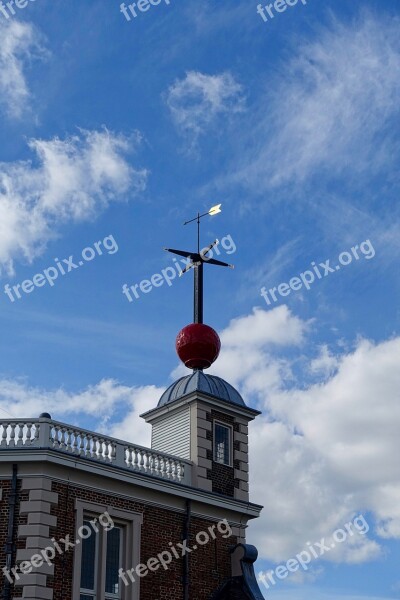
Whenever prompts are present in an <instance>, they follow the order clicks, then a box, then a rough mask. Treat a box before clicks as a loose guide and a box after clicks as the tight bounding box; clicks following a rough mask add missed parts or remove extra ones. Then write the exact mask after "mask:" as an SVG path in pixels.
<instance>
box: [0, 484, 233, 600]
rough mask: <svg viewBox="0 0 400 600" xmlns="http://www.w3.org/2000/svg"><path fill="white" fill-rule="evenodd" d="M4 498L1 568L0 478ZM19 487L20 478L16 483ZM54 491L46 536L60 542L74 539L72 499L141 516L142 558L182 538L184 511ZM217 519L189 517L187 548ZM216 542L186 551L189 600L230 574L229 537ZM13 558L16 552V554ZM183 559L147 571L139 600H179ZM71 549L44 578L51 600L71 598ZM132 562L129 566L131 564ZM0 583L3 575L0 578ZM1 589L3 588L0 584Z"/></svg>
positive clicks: (74, 490) (205, 595)
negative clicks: (53, 524)
mask: <svg viewBox="0 0 400 600" xmlns="http://www.w3.org/2000/svg"><path fill="white" fill-rule="evenodd" d="M1 485H2V488H3V499H2V501H1V502H0V569H2V568H3V566H4V565H5V553H4V545H5V542H6V539H7V526H8V495H9V491H10V489H11V482H8V481H6V482H5V481H2V484H1ZM18 487H19V488H20V481H19V482H18ZM52 491H53V492H56V493H57V494H58V505H57V506H53V507H52V509H51V514H53V515H54V516H56V517H57V527H56V528H50V538H55V539H56V540H60V539H61V538H65V536H66V535H69V536H70V539H71V540H72V541H74V540H75V538H76V526H75V501H76V499H79V500H82V501H84V502H91V503H95V504H99V505H107V506H112V507H113V508H115V509H117V510H124V511H132V512H135V513H140V514H142V515H143V525H142V535H141V547H140V562H141V563H146V562H147V561H148V559H150V558H152V557H157V554H159V553H160V552H162V551H164V550H169V549H170V547H169V543H170V542H172V543H173V545H174V546H176V544H177V543H180V542H182V535H183V531H184V523H185V518H186V515H185V514H183V513H178V512H175V511H171V510H168V509H163V508H159V507H157V506H152V505H148V504H144V503H141V502H136V501H133V500H130V499H127V498H122V497H118V496H116V495H112V494H104V493H99V492H97V491H96V492H94V491H91V490H90V489H83V488H79V487H74V486H68V485H67V484H63V483H59V482H53V484H52ZM27 499H28V494H27V493H26V492H22V493H21V492H20V491H19V493H18V504H17V509H16V521H15V529H14V531H15V538H14V539H15V542H16V543H17V544H18V545H17V547H18V548H25V540H23V539H21V540H19V541H18V540H17V538H16V535H17V531H18V525H20V524H25V523H26V519H27V518H26V516H23V517H22V518H21V517H20V516H19V506H20V502H21V500H27ZM213 524H215V521H208V520H206V519H199V518H195V517H192V518H191V523H190V542H189V543H188V546H189V547H193V546H194V545H195V544H196V542H195V536H196V534H197V533H199V532H202V531H207V529H208V527H210V526H211V525H213ZM215 535H216V536H217V537H216V539H215V540H213V539H210V541H209V542H208V543H207V544H205V545H203V546H199V547H198V548H197V549H196V550H194V551H193V552H191V553H190V554H189V565H190V566H189V569H190V570H189V578H190V588H189V589H190V598H192V599H195V600H210V598H211V597H212V595H213V593H214V592H215V591H216V590H217V589H218V587H219V586H220V584H221V583H222V582H223V581H224V580H226V579H227V578H229V577H230V575H231V559H230V552H229V551H230V549H231V548H232V547H233V546H235V545H236V543H237V539H236V538H235V537H233V536H231V537H228V538H223V537H222V535H221V533H219V531H218V530H217V529H215ZM14 559H15V556H14ZM183 560H184V559H183V558H179V559H174V560H173V561H172V562H171V564H170V565H169V568H168V570H164V569H162V568H160V569H159V570H157V571H155V572H150V573H149V574H148V575H146V576H145V577H143V578H142V579H141V581H140V599H141V600H183V598H184V595H183ZM73 565H74V553H73V550H71V551H69V552H66V553H65V554H63V555H57V556H56V559H55V561H54V566H55V570H54V577H48V578H47V587H49V588H53V590H54V595H53V599H54V600H77V599H75V598H74V599H72V585H73V582H72V578H73ZM135 566H136V565H132V567H135ZM0 581H2V579H0ZM2 587H3V586H2ZM21 595H22V589H21V588H18V587H16V588H15V590H14V589H13V590H12V593H11V598H16V597H21Z"/></svg>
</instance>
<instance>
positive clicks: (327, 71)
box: [0, 0, 400, 600]
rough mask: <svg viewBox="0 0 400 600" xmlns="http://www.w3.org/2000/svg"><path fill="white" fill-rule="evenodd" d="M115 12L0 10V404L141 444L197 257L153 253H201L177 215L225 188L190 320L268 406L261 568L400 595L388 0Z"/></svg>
mask: <svg viewBox="0 0 400 600" xmlns="http://www.w3.org/2000/svg"><path fill="white" fill-rule="evenodd" d="M22 4H23V3H21V5H22ZM132 10H133V12H132V11H129V9H128V8H127V5H125V7H122V9H121V8H120V2H119V0H107V1H105V0H96V1H95V0H85V2H81V1H79V0H69V2H65V1H64V2H60V1H59V2H51V1H50V0H35V1H32V0H27V3H26V6H24V7H23V8H17V7H15V9H14V12H15V14H11V11H10V9H9V8H7V7H5V8H4V11H3V12H0V34H1V44H0V276H1V282H0V318H1V329H2V332H3V334H2V336H1V340H0V360H1V369H0V418H10V417H11V416H12V417H36V416H38V415H39V414H40V413H41V412H43V411H47V412H49V413H51V415H52V417H53V418H54V419H56V420H58V421H62V422H66V423H73V424H76V425H78V426H81V427H86V428H88V429H91V430H95V431H101V432H104V433H107V434H108V435H112V436H116V437H119V438H122V439H126V440H129V441H132V442H136V443H139V444H143V445H147V446H149V445H150V428H149V426H147V425H146V426H144V424H143V421H142V419H140V417H139V415H140V414H141V413H142V412H144V411H145V410H149V409H150V408H152V407H154V406H155V405H156V403H157V401H158V399H159V397H160V395H161V393H162V392H163V390H164V389H165V388H166V386H168V385H170V384H171V383H172V382H173V381H174V379H176V378H177V377H178V376H180V375H182V374H184V373H185V372H186V371H185V369H184V367H183V366H180V365H179V360H178V358H177V356H176V354H175V350H174V343H175V337H176V334H177V333H178V331H179V330H180V329H181V328H182V327H183V326H185V325H187V324H188V323H190V322H191V320H192V273H188V274H186V275H185V276H184V277H181V278H178V277H177V272H178V264H179V261H178V262H176V261H175V262H174V261H173V257H172V255H170V254H167V253H166V252H164V251H163V248H164V247H173V248H184V249H188V250H190V249H193V250H194V249H195V246H196V230H195V226H194V225H187V226H185V227H184V226H183V222H184V221H185V220H187V219H190V218H192V217H194V216H195V215H196V213H197V211H201V212H206V211H208V209H209V208H210V207H211V206H213V205H215V204H217V203H222V212H221V213H220V214H218V215H216V216H214V217H206V218H204V219H203V221H202V230H201V242H202V245H204V246H205V245H208V244H209V243H211V242H212V241H214V240H215V239H217V238H218V239H219V240H220V242H221V243H220V245H219V246H218V252H219V256H216V258H220V260H225V261H226V262H229V263H233V264H234V266H235V269H234V270H230V269H220V268H218V267H214V266H208V267H206V268H205V269H206V273H205V322H206V323H207V324H209V325H211V326H212V327H214V328H215V329H216V330H217V331H218V332H219V334H220V337H221V340H222V351H221V355H220V358H219V359H218V361H217V362H216V363H215V365H213V367H212V368H211V370H210V372H212V373H214V374H217V375H219V376H221V377H223V378H225V379H226V380H228V381H229V382H230V383H231V384H232V385H234V386H235V387H237V389H238V390H239V391H240V392H241V393H242V395H243V397H244V398H245V401H246V403H247V404H248V405H250V406H252V407H254V408H257V409H259V410H261V411H262V415H261V416H260V417H258V418H257V419H256V420H255V421H254V423H253V424H252V426H251V428H250V495H251V500H252V501H254V502H257V503H260V504H262V505H263V506H264V510H263V512H262V516H261V518H260V519H259V520H258V521H257V523H254V524H252V525H251V526H250V527H249V530H248V542H249V543H253V544H255V545H256V546H257V547H258V550H259V560H258V562H257V564H256V571H257V573H258V576H259V578H260V587H261V589H262V591H263V593H264V594H265V595H266V596H268V597H270V598H272V599H274V598H276V599H277V600H289V599H290V600H303V599H305V598H307V600H313V599H314V598H318V599H323V600H333V599H334V600H383V599H391V600H394V599H396V598H400V575H399V564H400V547H399V538H400V508H399V507H400V466H399V465H400V462H399V455H400V453H399V450H400V444H399V424H400V402H399V400H400V398H399V389H400V334H399V308H398V306H399V302H398V300H399V255H400V244H399V239H400V238H399V216H400V215H399V204H398V197H399V175H398V164H399V158H400V148H399V97H400V94H399V92H400V35H399V23H400V21H399V5H398V1H397V0H386V2H382V0H379V1H378V0H364V1H363V2H362V3H361V2H349V1H348V0H318V1H317V0H307V1H306V0H299V1H298V2H297V3H296V2H294V1H293V0H291V2H288V4H285V3H284V2H281V1H279V0H278V2H276V3H275V5H274V4H263V3H261V4H260V5H259V8H258V9H257V0H255V1H254V2H252V1H250V0H235V2H232V1H230V2H228V0H218V2H216V0H202V1H201V2H199V1H197V0H185V1H184V2H183V1H182V0H170V2H167V1H166V0H161V2H160V3H159V4H158V5H148V10H146V11H145V12H140V11H139V10H138V9H137V8H136V9H135V7H133V9H132ZM0 11H1V9H0ZM257 11H258V12H257ZM134 13H135V14H136V16H134ZM128 19H129V20H128ZM181 266H182V264H181ZM156 274H160V277H158V278H157V277H156V278H155V279H154V281H155V284H154V285H152V284H151V281H150V280H151V278H152V277H153V276H154V275H156ZM149 281H150V283H148V282H149ZM146 282H147V283H146ZM125 284H126V287H125V288H124V287H123V286H124V285H125ZM124 289H125V293H124ZM127 290H128V291H127ZM356 519H358V521H356ZM364 522H365V524H366V526H364V527H363V528H360V527H359V528H358V529H357V528H355V526H354V523H358V524H360V523H364ZM349 523H353V529H352V535H350V533H349V532H347V536H346V539H345V540H343V542H341V543H336V546H335V549H332V548H330V550H329V552H325V553H324V554H323V556H322V555H321V556H319V557H318V558H315V559H314V558H313V560H312V561H311V562H310V564H307V565H306V569H301V570H298V571H296V572H293V573H291V574H290V576H288V577H285V578H283V579H279V577H276V575H275V584H271V585H270V587H269V589H267V587H266V585H265V583H263V582H262V578H263V577H264V580H265V581H267V583H268V580H267V579H266V575H267V574H268V573H271V572H272V573H275V570H276V569H277V567H279V565H285V564H287V561H288V560H290V559H291V558H293V557H295V556H296V555H298V554H299V553H301V552H303V551H304V550H305V549H306V550H307V548H310V544H311V545H313V544H316V543H320V540H321V539H322V538H324V539H325V540H332V539H335V536H336V538H338V537H340V534H338V533H337V532H338V531H339V530H342V531H346V530H345V529H344V528H345V525H346V524H349ZM361 529H362V531H361ZM329 544H330V542H329ZM313 547H315V548H316V546H313ZM269 581H270V580H269Z"/></svg>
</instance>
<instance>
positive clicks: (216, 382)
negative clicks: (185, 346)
mask: <svg viewBox="0 0 400 600" xmlns="http://www.w3.org/2000/svg"><path fill="white" fill-rule="evenodd" d="M193 392H201V393H202V394H206V395H207V396H212V397H213V398H218V399H219V400H225V401H226V402H231V403H232V404H236V405H239V406H246V404H245V402H244V400H243V398H242V396H241V395H240V394H239V392H238V391H237V390H235V388H234V387H233V386H232V385H231V384H230V383H228V382H227V381H224V380H223V379H221V377H217V376H216V375H205V374H204V373H203V371H194V373H192V374H191V375H186V376H185V377H181V378H180V379H178V381H175V383H173V384H172V385H170V386H169V388H168V389H167V390H165V392H164V393H163V395H162V396H161V398H160V400H159V402H158V405H157V406H158V407H160V406H165V405H166V404H170V403H171V402H174V401H175V400H178V399H179V398H183V397H184V396H187V395H188V394H191V393H193Z"/></svg>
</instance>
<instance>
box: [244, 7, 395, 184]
mask: <svg viewBox="0 0 400 600" xmlns="http://www.w3.org/2000/svg"><path fill="white" fill-rule="evenodd" d="M398 26H399V21H398V19H397V18H394V17H387V16H380V15H374V16H370V15H368V14H364V15H363V17H360V18H359V19H358V20H357V21H355V22H350V23H346V24H341V23H340V22H338V21H336V20H334V19H332V22H331V25H330V27H326V28H322V27H321V28H320V30H319V31H318V32H317V33H318V36H317V38H316V40H315V41H312V42H309V41H304V42H302V43H297V45H296V48H295V52H294V53H293V54H294V57H293V58H291V59H290V60H289V62H288V63H287V64H285V65H284V68H282V69H281V70H280V72H281V73H282V74H281V75H279V76H278V77H277V79H276V81H270V82H269V84H268V85H269V88H270V89H272V91H271V92H266V93H265V97H264V100H263V101H262V104H260V107H259V110H258V112H257V114H256V118H257V127H251V135H252V138H251V143H250V144H249V147H250V148H251V150H250V151H249V153H248V160H246V161H245V166H244V167H243V154H242V153H241V154H240V157H239V161H240V173H239V176H238V177H239V178H240V179H241V180H242V181H243V182H244V183H245V184H248V183H249V182H250V183H251V185H254V186H255V187H256V188H257V189H258V190H260V186H262V187H266V188H270V187H275V186H279V185H283V184H286V183H293V182H301V181H304V180H305V179H308V178H309V177H311V176H313V175H315V174H316V173H319V175H321V174H322V171H323V170H324V169H325V170H326V172H327V173H330V174H331V173H335V175H337V174H341V173H343V172H347V174H349V169H350V170H351V175H352V177H354V176H356V177H359V176H360V175H361V174H363V175H366V174H369V173H370V172H375V171H376V170H377V169H380V168H381V167H382V166H383V165H385V166H386V167H387V163H388V162H389V163H390V164H393V163H394V160H395V157H397V156H398V151H397V144H396V142H395V140H394V139H393V137H392V131H393V128H392V127H391V124H392V123H394V122H396V119H398V114H399V105H398V97H399V95H400V38H399V35H398ZM283 73H284V74H283ZM266 106H267V107H268V110H265V107H266ZM249 127H250V126H249ZM254 131H257V132H258V139H257V140H256V141H254Z"/></svg>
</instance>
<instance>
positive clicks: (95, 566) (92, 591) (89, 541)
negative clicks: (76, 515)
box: [80, 517, 124, 600]
mask: <svg viewBox="0 0 400 600" xmlns="http://www.w3.org/2000/svg"><path fill="white" fill-rule="evenodd" d="M92 520H93V518H92ZM83 526H84V527H87V528H88V529H87V530H86V531H89V530H91V531H92V534H91V535H90V536H89V537H88V538H86V539H82V556H81V583H80V600H100V598H104V600H121V599H122V589H121V581H120V578H119V575H118V571H119V569H120V568H121V567H122V563H121V561H122V554H123V543H122V542H123V538H124V529H123V527H122V526H121V525H118V524H115V525H114V527H113V528H112V529H110V530H109V531H107V530H105V529H104V528H103V527H101V526H100V527H99V529H98V531H95V530H94V529H93V526H92V524H91V519H90V518H89V517H88V518H84V520H83ZM104 553H105V557H106V559H105V561H104V562H103V561H101V560H100V557H101V556H103V555H104ZM103 571H104V572H103ZM103 579H105V586H104V596H101V593H100V589H99V588H101V589H102V581H103Z"/></svg>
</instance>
